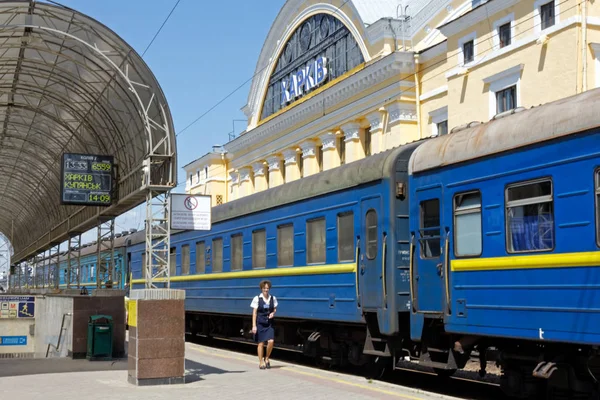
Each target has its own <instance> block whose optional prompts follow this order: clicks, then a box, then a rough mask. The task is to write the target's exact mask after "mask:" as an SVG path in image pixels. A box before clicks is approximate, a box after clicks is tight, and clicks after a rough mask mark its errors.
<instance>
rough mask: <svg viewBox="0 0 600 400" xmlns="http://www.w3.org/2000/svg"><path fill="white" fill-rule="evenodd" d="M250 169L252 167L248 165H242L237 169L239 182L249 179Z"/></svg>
mask: <svg viewBox="0 0 600 400" xmlns="http://www.w3.org/2000/svg"><path fill="white" fill-rule="evenodd" d="M251 171H252V168H250V167H243V168H240V169H239V172H240V183H242V182H247V181H249V180H250V172H251Z"/></svg>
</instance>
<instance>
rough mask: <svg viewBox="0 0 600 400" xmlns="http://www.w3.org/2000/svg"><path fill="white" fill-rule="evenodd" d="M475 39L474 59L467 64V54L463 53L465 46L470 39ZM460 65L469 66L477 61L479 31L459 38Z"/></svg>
mask: <svg viewBox="0 0 600 400" xmlns="http://www.w3.org/2000/svg"><path fill="white" fill-rule="evenodd" d="M471 40H472V41H473V61H471V62H469V63H467V64H465V54H464V53H463V46H464V44H465V43H467V42H469V41H471ZM458 50H459V51H458V65H461V66H469V65H472V64H475V63H476V62H477V32H471V33H469V34H468V35H466V36H463V37H461V38H460V39H458Z"/></svg>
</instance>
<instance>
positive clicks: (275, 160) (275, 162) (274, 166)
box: [267, 156, 281, 172]
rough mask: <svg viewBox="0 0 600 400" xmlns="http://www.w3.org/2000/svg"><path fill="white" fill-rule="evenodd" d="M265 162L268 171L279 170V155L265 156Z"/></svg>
mask: <svg viewBox="0 0 600 400" xmlns="http://www.w3.org/2000/svg"><path fill="white" fill-rule="evenodd" d="M267 164H268V165H269V172H270V171H279V169H280V168H281V167H280V165H281V157H280V156H270V157H267Z"/></svg>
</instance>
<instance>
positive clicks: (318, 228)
mask: <svg viewBox="0 0 600 400" xmlns="http://www.w3.org/2000/svg"><path fill="white" fill-rule="evenodd" d="M306 262H307V263H308V264H319V263H324V262H325V218H319V219H315V220H312V221H308V222H306Z"/></svg>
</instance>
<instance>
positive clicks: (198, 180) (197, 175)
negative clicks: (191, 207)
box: [196, 169, 200, 183]
mask: <svg viewBox="0 0 600 400" xmlns="http://www.w3.org/2000/svg"><path fill="white" fill-rule="evenodd" d="M196 182H197V183H200V170H199V169H198V170H196Z"/></svg>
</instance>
